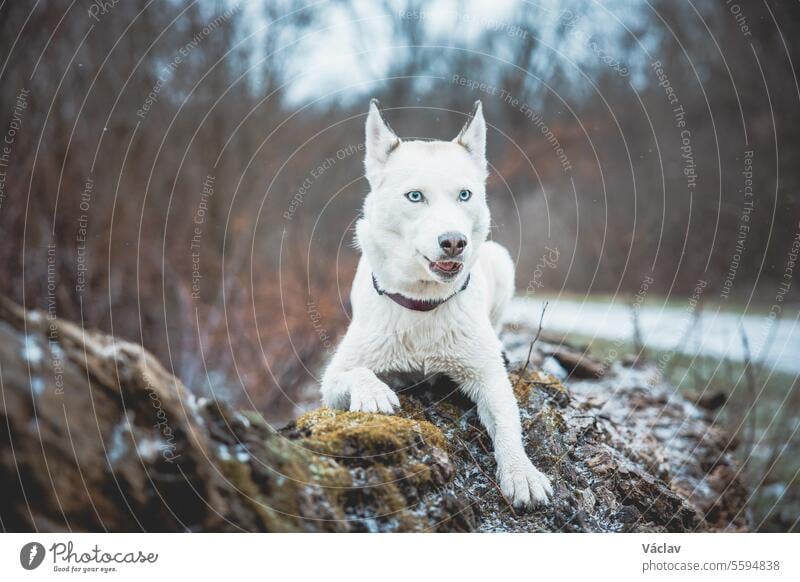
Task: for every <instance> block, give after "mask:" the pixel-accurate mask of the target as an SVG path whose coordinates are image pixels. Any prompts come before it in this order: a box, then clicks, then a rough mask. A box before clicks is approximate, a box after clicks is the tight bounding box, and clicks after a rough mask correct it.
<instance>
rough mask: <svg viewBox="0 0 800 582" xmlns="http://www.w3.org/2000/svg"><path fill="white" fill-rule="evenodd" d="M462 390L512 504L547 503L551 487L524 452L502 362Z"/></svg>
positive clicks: (504, 492) (508, 382)
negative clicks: (485, 433) (482, 428)
mask: <svg viewBox="0 0 800 582" xmlns="http://www.w3.org/2000/svg"><path fill="white" fill-rule="evenodd" d="M462 389H463V391H464V392H465V393H466V394H467V395H468V396H469V397H470V398H472V399H473V400H474V401H475V403H476V404H477V406H478V416H479V417H480V419H481V422H482V423H483V425H484V426H485V427H486V430H487V431H488V433H489V436H490V437H491V438H492V442H493V443H494V454H495V459H496V460H497V480H498V482H499V484H500V489H501V490H502V491H503V494H504V495H505V496H506V497H508V498H509V499H510V500H511V502H512V503H513V504H514V505H515V506H531V505H534V504H536V503H546V502H547V500H548V498H549V497H550V496H551V495H552V494H553V488H552V487H551V485H550V480H549V479H548V478H547V477H546V476H545V475H544V474H543V473H541V472H540V471H539V470H538V469H537V468H536V467H534V465H533V463H531V461H530V459H529V458H528V455H527V454H526V453H525V448H524V446H523V444H522V426H521V424H520V420H519V408H518V407H517V401H516V399H515V398H514V391H513V389H512V387H511V382H510V381H509V379H508V376H507V375H506V371H505V370H504V369H503V366H502V362H500V361H498V362H496V363H492V364H491V365H489V366H487V368H486V369H485V370H482V371H481V372H480V373H479V375H478V377H477V378H474V379H471V380H469V381H467V382H465V383H464V385H463V387H462Z"/></svg>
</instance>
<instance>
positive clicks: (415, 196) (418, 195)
mask: <svg viewBox="0 0 800 582" xmlns="http://www.w3.org/2000/svg"><path fill="white" fill-rule="evenodd" d="M406 198H408V199H409V200H410V201H411V202H422V199H423V196H422V192H420V191H419V190H412V191H411V192H406Z"/></svg>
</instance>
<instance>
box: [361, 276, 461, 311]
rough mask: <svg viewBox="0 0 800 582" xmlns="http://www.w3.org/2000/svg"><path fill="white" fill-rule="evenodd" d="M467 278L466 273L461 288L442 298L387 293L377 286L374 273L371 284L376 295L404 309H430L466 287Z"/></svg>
mask: <svg viewBox="0 0 800 582" xmlns="http://www.w3.org/2000/svg"><path fill="white" fill-rule="evenodd" d="M469 278H470V275H469V274H467V278H466V280H465V281H464V284H463V285H462V286H461V289H459V290H458V291H456V292H455V293H453V294H452V295H450V296H449V297H445V298H444V299H412V298H411V297H406V296H405V295H402V294H400V293H387V292H386V291H384V290H383V289H381V288H380V287H378V281H377V280H376V279H375V275H372V286H373V287H375V291H377V292H378V295H385V296H386V297H388V298H389V299H391V300H392V301H394V302H395V303H397V304H398V305H401V306H403V307H405V308H406V309H410V310H412V311H431V310H433V309H436V308H437V307H439V306H440V305H441V304H442V303H444V302H446V301H449V300H450V299H452V298H453V297H455V296H456V295H458V294H459V293H461V292H462V291H463V290H464V289H466V288H467V285H469Z"/></svg>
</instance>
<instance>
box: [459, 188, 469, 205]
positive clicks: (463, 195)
mask: <svg viewBox="0 0 800 582" xmlns="http://www.w3.org/2000/svg"><path fill="white" fill-rule="evenodd" d="M470 198H472V192H470V191H469V190H466V189H465V190H462V191H461V192H459V193H458V199H459V200H461V201H462V202H466V201H467V200H469V199H470Z"/></svg>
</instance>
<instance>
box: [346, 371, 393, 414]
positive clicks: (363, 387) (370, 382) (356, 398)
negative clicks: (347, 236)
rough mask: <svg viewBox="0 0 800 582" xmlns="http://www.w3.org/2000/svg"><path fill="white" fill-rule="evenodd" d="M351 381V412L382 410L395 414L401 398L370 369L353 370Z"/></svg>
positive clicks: (385, 412) (384, 412)
mask: <svg viewBox="0 0 800 582" xmlns="http://www.w3.org/2000/svg"><path fill="white" fill-rule="evenodd" d="M348 380H349V381H350V411H351V412H382V413H383V414H394V410H395V407H397V408H399V407H400V400H399V399H398V398H397V394H395V392H394V390H392V389H391V388H389V387H388V386H387V385H386V384H384V383H383V382H381V381H380V380H379V379H378V377H377V376H376V375H375V374H374V373H373V372H372V371H370V370H366V369H364V370H363V372H362V371H361V370H352V371H351V377H350V378H348Z"/></svg>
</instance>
